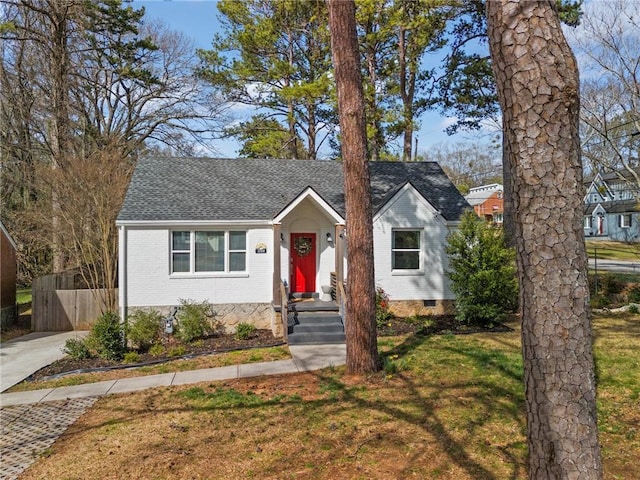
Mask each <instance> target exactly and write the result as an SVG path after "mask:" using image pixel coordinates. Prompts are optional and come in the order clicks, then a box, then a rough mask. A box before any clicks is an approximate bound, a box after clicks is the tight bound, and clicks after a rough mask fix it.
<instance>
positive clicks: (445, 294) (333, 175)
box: [116, 158, 470, 328]
mask: <svg viewBox="0 0 640 480" xmlns="http://www.w3.org/2000/svg"><path fill="white" fill-rule="evenodd" d="M370 172H371V195H372V202H373V211H374V219H373V229H374V256H375V278H376V283H377V284H378V285H379V286H381V287H382V288H384V289H385V291H386V292H387V293H388V294H389V296H390V298H391V304H392V307H393V308H394V309H396V311H397V312H398V313H400V314H403V313H404V314H409V315H410V314H413V313H420V312H424V310H425V309H426V310H427V311H442V310H443V309H446V308H448V307H447V306H448V303H450V301H451V300H452V299H453V294H452V293H451V291H450V289H449V284H448V280H447V278H446V275H445V270H446V268H447V258H446V254H445V250H444V249H445V245H446V237H447V235H448V233H449V232H450V231H451V229H452V228H455V227H456V226H457V224H458V222H459V219H460V216H461V214H462V212H463V211H464V210H465V209H467V208H470V207H469V204H468V203H467V202H466V201H465V200H464V198H463V197H462V195H460V193H459V192H458V191H457V190H456V188H455V187H454V186H453V184H452V183H451V182H450V181H449V179H448V178H447V177H446V175H445V174H444V173H443V171H442V169H441V168H440V166H439V165H438V164H437V163H433V162H412V163H402V162H375V163H371V164H370ZM116 223H117V226H118V228H119V235H120V249H119V305H120V309H121V314H122V315H123V316H124V315H126V313H127V312H128V311H129V310H130V309H132V308H141V307H154V308H157V309H161V310H162V309H168V307H171V306H174V305H178V304H179V300H180V299H192V300H196V301H204V300H207V301H209V302H211V303H212V304H213V305H214V306H215V309H216V311H217V313H218V314H219V316H220V318H221V319H222V320H223V321H225V322H226V323H228V324H230V325H233V324H235V323H237V322H238V321H252V322H253V323H254V324H256V325H257V326H259V327H260V328H268V327H273V321H274V306H277V305H279V304H280V302H281V298H280V283H281V282H285V283H286V285H287V286H288V289H289V291H290V292H291V293H300V294H307V295H316V296H320V295H322V294H323V288H322V287H323V286H325V287H326V286H327V285H330V282H331V276H332V274H333V275H334V278H336V279H337V281H338V282H340V281H342V280H343V279H344V278H345V277H346V275H347V270H348V265H347V264H346V251H345V245H346V238H345V237H346V235H348V232H345V228H344V225H345V207H344V192H343V177H342V164H340V163H338V162H333V161H309V160H251V159H234V160H230V159H210V158H179V159H176V158H146V159H142V160H140V161H139V162H138V165H137V167H136V170H135V172H134V175H133V178H132V180H131V184H130V186H129V190H128V192H127V195H126V198H125V201H124V204H123V207H122V209H121V212H120V214H119V216H118V219H117V222H116ZM325 290H326V288H325Z"/></svg>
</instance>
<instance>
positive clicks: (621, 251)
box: [585, 240, 640, 262]
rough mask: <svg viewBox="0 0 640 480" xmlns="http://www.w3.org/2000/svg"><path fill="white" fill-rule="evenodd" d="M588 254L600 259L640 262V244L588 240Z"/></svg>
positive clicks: (586, 243)
mask: <svg viewBox="0 0 640 480" xmlns="http://www.w3.org/2000/svg"><path fill="white" fill-rule="evenodd" d="M585 245H586V247H587V255H588V256H589V258H598V260H625V261H629V262H640V244H638V243H624V242H604V241H596V240H587V241H586V242H585Z"/></svg>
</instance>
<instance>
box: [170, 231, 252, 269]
mask: <svg viewBox="0 0 640 480" xmlns="http://www.w3.org/2000/svg"><path fill="white" fill-rule="evenodd" d="M246 260H247V233H246V232H243V231H222V230H221V231H204V230H203V231H174V232H171V273H206V272H219V273H226V272H244V271H246V268H247V261H246Z"/></svg>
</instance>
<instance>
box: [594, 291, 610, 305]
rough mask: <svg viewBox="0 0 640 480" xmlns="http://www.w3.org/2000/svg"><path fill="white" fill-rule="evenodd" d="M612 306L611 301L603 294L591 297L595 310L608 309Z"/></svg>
mask: <svg viewBox="0 0 640 480" xmlns="http://www.w3.org/2000/svg"><path fill="white" fill-rule="evenodd" d="M609 305H611V299H610V298H609V297H608V296H606V295H603V294H601V293H599V294H597V295H593V296H592V297H591V306H592V307H594V308H606V307H608V306H609Z"/></svg>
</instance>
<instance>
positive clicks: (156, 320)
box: [127, 310, 162, 352]
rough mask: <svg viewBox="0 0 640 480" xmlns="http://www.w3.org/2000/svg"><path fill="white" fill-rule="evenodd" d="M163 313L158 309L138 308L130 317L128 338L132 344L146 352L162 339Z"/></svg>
mask: <svg viewBox="0 0 640 480" xmlns="http://www.w3.org/2000/svg"><path fill="white" fill-rule="evenodd" d="M161 328H162V315H161V314H160V312H158V311H157V310H136V311H135V312H133V313H132V314H131V315H130V317H129V329H128V332H127V338H128V339H129V341H130V342H131V345H132V346H133V347H134V348H136V349H137V350H140V351H142V352H145V351H147V350H149V348H150V347H151V346H152V345H153V344H155V343H157V342H158V341H159V340H160V335H161Z"/></svg>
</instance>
